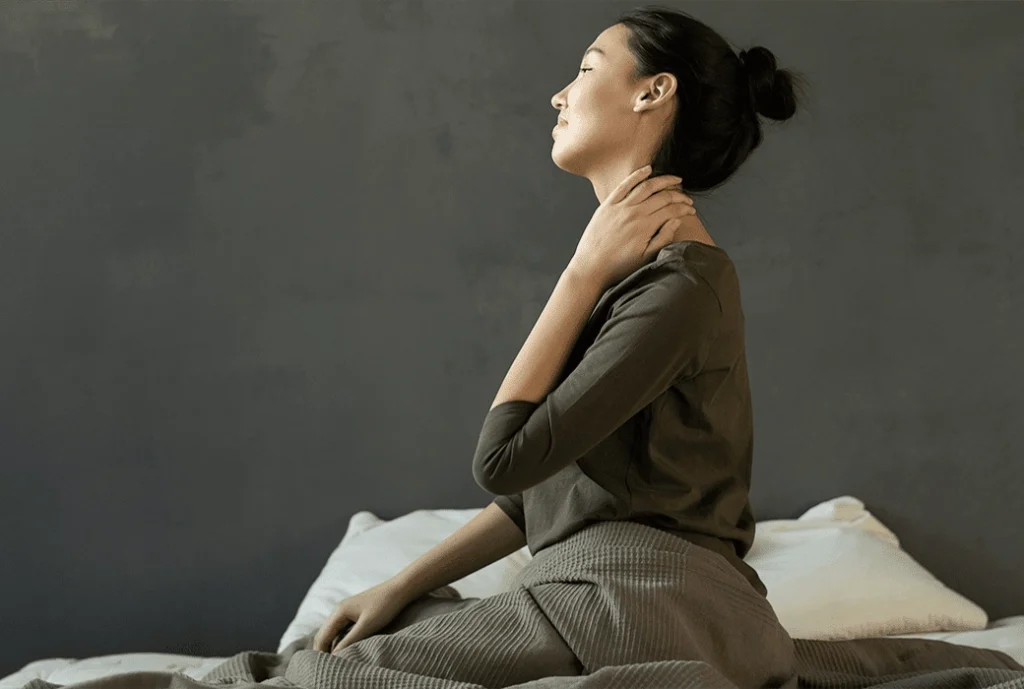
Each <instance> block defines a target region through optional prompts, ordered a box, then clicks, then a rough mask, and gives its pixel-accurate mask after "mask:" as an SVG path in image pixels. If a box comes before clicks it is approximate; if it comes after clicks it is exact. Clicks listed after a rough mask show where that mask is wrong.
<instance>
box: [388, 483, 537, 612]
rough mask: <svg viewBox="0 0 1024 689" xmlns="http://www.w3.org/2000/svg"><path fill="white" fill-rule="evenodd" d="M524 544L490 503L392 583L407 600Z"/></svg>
mask: <svg viewBox="0 0 1024 689" xmlns="http://www.w3.org/2000/svg"><path fill="white" fill-rule="evenodd" d="M525 545H526V536H525V535H524V534H523V532H522V531H521V530H520V529H519V527H518V526H517V525H516V524H515V522H513V521H512V519H510V518H509V516H508V515H507V514H505V512H504V511H502V509H501V508H500V507H498V505H496V504H494V503H493V502H492V503H491V504H489V505H488V506H487V507H485V508H484V509H482V510H481V511H480V513H479V514H477V515H476V516H475V517H473V518H472V519H470V520H469V521H468V522H466V523H465V524H463V525H462V526H460V527H459V528H458V529H457V530H456V531H455V532H454V533H452V534H451V535H450V536H448V538H446V539H444V540H443V541H441V542H440V543H438V544H437V545H435V546H434V547H433V548H431V549H430V550H428V551H427V552H425V553H424V554H423V555H421V556H420V557H419V558H418V559H417V560H415V561H414V562H412V563H411V564H410V565H408V566H407V567H406V568H405V569H403V570H402V571H401V572H399V573H398V574H396V575H395V576H394V577H393V578H392V579H391V582H392V583H394V584H395V586H396V587H398V590H400V591H401V592H402V594H401V595H402V596H403V597H404V598H405V599H406V600H409V601H412V600H415V599H417V598H419V597H420V596H422V595H423V594H425V593H428V592H430V591H433V590H435V589H438V588H441V587H442V586H446V585H447V584H450V583H452V582H453V581H458V580H459V579H461V578H463V577H465V576H468V575H470V574H472V573H473V572H476V571H477V570H480V569H483V568H484V567H486V566H487V565H489V564H491V563H492V562H496V561H497V560H500V559H501V558H503V557H507V556H508V555H511V554H512V553H514V552H516V551H517V550H519V549H520V548H522V547H524V546H525Z"/></svg>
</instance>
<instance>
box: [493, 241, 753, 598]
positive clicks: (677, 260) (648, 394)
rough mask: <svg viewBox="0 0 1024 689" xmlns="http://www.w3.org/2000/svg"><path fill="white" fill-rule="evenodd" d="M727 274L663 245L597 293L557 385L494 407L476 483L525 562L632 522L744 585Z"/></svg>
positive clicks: (746, 519)
mask: <svg viewBox="0 0 1024 689" xmlns="http://www.w3.org/2000/svg"><path fill="white" fill-rule="evenodd" d="M743 326H744V318H743V310H742V308H741V303H740V288H739V281H738V277H737V274H736V269H735V266H734V264H733V262H732V260H731V259H730V258H729V255H728V254H727V253H726V252H725V250H724V249H722V248H720V247H717V246H713V245H710V244H704V243H702V242H697V241H684V242H675V243H673V244H669V245H667V246H665V247H664V248H662V249H661V251H659V252H658V254H657V256H656V257H654V258H653V259H652V260H650V261H648V262H647V263H646V264H644V265H643V266H641V267H640V268H639V269H637V270H636V271H635V272H633V273H632V274H631V275H629V276H628V277H626V278H625V279H623V280H622V281H620V282H618V283H617V284H615V285H613V286H612V287H610V288H609V289H607V290H605V292H604V293H603V294H602V295H601V298H600V299H599V300H598V302H597V305H596V307H595V308H594V311H593V313H592V314H591V316H590V319H589V320H588V321H587V323H586V325H585V326H584V328H583V331H582V332H581V334H580V336H579V338H578V340H577V341H576V343H575V345H574V346H573V349H572V351H571V352H570V354H569V358H568V359H567V361H566V364H565V366H564V367H563V369H562V371H561V372H560V375H559V377H558V378H557V380H556V383H555V387H554V389H552V390H551V392H550V393H548V395H547V396H546V397H545V398H544V399H543V400H542V401H541V402H539V403H538V402H528V401H524V400H510V401H507V402H503V403H501V404H499V405H497V406H496V407H494V408H493V409H491V410H489V411H488V413H487V415H486V417H485V418H484V422H483V428H482V430H481V431H480V438H479V442H478V444H477V448H476V452H475V454H474V456H473V476H474V479H475V480H476V482H477V483H478V484H479V485H480V486H481V487H482V488H484V489H485V490H487V491H489V492H491V493H494V494H495V495H496V497H495V499H494V501H493V502H494V503H495V504H497V505H498V506H499V507H500V508H501V509H502V510H504V511H505V513H506V514H508V515H509V517H511V518H512V520H513V521H514V522H515V523H516V524H517V525H518V526H519V528H521V529H522V530H523V532H524V534H525V535H526V541H527V545H528V547H529V550H530V552H531V553H532V554H536V553H537V552H538V551H540V550H541V549H543V548H545V547H547V546H549V545H551V544H553V543H556V542H558V541H560V540H562V539H563V538H565V537H566V536H568V535H569V534H572V533H574V532H576V531H578V530H579V529H581V528H583V527H584V526H586V525H587V524H590V523H593V522H597V521H603V520H629V521H634V522H640V523H643V524H647V525H649V526H652V527H655V528H657V529H661V530H664V531H668V532H671V533H674V534H677V535H678V536H680V537H681V538H684V539H686V540H688V541H691V542H693V543H695V544H697V545H699V546H702V547H705V548H709V549H711V550H713V551H715V552H717V553H719V554H721V555H722V556H723V557H725V558H726V560H728V561H729V562H730V563H731V564H732V565H733V566H735V567H736V568H737V569H738V570H739V571H740V573H742V574H743V575H744V576H745V577H746V578H747V580H748V581H749V582H750V584H751V586H753V587H754V589H755V590H757V591H758V592H759V593H760V594H761V595H765V596H766V595H767V590H766V588H765V585H764V583H763V582H762V581H761V579H760V577H758V575H757V573H756V572H755V571H754V569H753V568H752V567H750V565H748V564H747V563H746V562H744V561H743V557H744V556H745V555H746V554H747V552H748V551H749V550H750V546H751V544H752V543H753V540H754V528H755V527H754V516H753V514H752V511H751V507H750V501H749V491H750V473H751V461H752V458H753V415H752V410H751V398H750V385H749V381H748V378H747V363H746V354H745V351H746V350H745V344H744V327H743Z"/></svg>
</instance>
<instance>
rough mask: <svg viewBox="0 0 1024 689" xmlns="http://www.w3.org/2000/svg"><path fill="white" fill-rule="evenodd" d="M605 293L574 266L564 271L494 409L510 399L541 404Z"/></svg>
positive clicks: (506, 376)
mask: <svg viewBox="0 0 1024 689" xmlns="http://www.w3.org/2000/svg"><path fill="white" fill-rule="evenodd" d="M603 292H604V289H603V287H602V286H601V284H600V283H599V282H597V281H596V280H592V279H590V278H589V277H587V276H586V275H585V274H583V273H582V272H580V271H577V270H576V269H574V268H573V267H572V265H570V266H569V267H568V268H566V269H565V270H564V271H562V274H561V276H560V277H559V278H558V283H557V284H556V285H555V289H554V291H553V292H552V293H551V297H550V298H549V299H548V303H547V305H546V306H545V307H544V310H543V311H541V314H540V318H538V319H537V322H536V324H534V326H533V330H531V331H530V335H529V337H527V338H526V343H525V344H523V348H522V349H521V350H520V351H519V355H518V356H516V359H515V361H513V362H512V367H511V368H510V369H509V370H508V373H506V374H505V380H504V381H503V382H502V383H501V387H499V388H498V394H497V396H495V398H494V401H493V402H491V409H494V408H495V407H496V406H498V405H499V404H501V403H503V402H508V401H510V400H523V401H527V402H534V403H538V402H540V401H541V400H543V399H544V398H545V397H546V396H547V394H548V393H549V392H551V388H552V387H554V385H555V380H556V379H557V377H558V374H559V372H560V371H561V370H562V367H563V366H564V365H565V362H566V360H567V359H568V358H569V354H570V353H571V352H572V348H573V346H574V345H575V344H576V340H577V339H579V336H580V333H581V332H583V326H584V325H586V323H587V319H589V318H590V314H592V313H593V312H594V307H595V306H597V302H598V299H600V298H601V294H603Z"/></svg>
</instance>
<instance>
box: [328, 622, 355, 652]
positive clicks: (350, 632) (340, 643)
mask: <svg viewBox="0 0 1024 689" xmlns="http://www.w3.org/2000/svg"><path fill="white" fill-rule="evenodd" d="M359 638H360V637H359V636H358V635H357V633H356V625H354V624H351V623H350V624H348V625H346V626H345V628H344V629H342V630H341V631H340V632H339V633H338V637H337V638H336V639H335V643H334V645H333V646H332V647H331V655H334V654H335V653H337V652H338V651H340V650H341V649H343V648H345V647H346V646H350V645H352V644H354V643H355V642H356V641H358V640H359Z"/></svg>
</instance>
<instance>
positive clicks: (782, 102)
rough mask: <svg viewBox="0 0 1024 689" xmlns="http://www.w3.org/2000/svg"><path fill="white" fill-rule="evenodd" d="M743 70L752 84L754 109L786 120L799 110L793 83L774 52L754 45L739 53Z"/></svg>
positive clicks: (774, 117)
mask: <svg viewBox="0 0 1024 689" xmlns="http://www.w3.org/2000/svg"><path fill="white" fill-rule="evenodd" d="M739 59H740V62H741V63H742V64H743V71H744V73H745V74H746V75H747V80H748V81H749V83H750V98H751V102H752V103H753V106H754V111H755V112H756V113H757V114H759V115H764V116H765V117H770V118H772V119H774V120H785V119H788V118H789V117H791V116H792V115H793V113H794V112H795V111H796V102H795V100H794V93H793V83H792V80H791V78H790V75H789V74H788V73H787V72H786V71H785V70H780V69H778V62H777V61H776V60H775V55H774V53H772V51H770V50H768V49H767V48H764V47H762V46H754V47H753V48H750V49H748V50H741V51H740V53H739Z"/></svg>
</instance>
